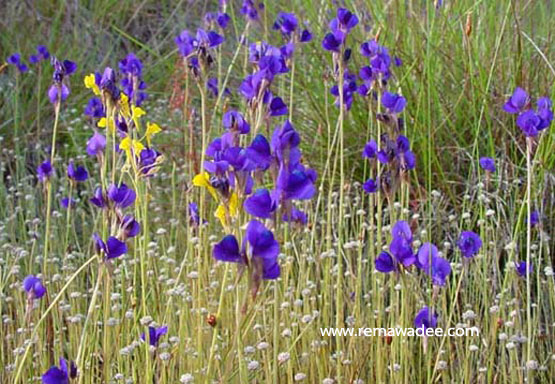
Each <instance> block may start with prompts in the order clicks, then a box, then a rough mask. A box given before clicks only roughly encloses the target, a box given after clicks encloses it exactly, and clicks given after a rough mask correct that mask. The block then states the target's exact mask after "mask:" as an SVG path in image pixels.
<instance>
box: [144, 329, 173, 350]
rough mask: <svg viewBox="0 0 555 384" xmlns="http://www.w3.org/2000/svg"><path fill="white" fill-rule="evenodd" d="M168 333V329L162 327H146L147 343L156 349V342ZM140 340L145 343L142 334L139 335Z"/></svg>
mask: <svg viewBox="0 0 555 384" xmlns="http://www.w3.org/2000/svg"><path fill="white" fill-rule="evenodd" d="M167 333H168V327H167V326H163V327H150V326H149V327H148V343H149V344H150V345H151V346H153V347H156V346H157V345H158V341H160V338H161V337H162V336H164V335H165V334H167ZM141 340H143V341H147V340H146V335H145V334H144V333H143V334H142V335H141Z"/></svg>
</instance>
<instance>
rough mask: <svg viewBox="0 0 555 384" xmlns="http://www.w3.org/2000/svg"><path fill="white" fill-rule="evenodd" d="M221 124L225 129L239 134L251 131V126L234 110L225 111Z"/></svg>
mask: <svg viewBox="0 0 555 384" xmlns="http://www.w3.org/2000/svg"><path fill="white" fill-rule="evenodd" d="M222 124H223V126H224V128H225V129H228V130H230V131H235V132H237V133H239V134H247V133H249V132H250V130H251V126H250V124H249V123H247V121H246V120H245V118H244V117H243V115H242V114H241V113H239V112H237V111H236V110H231V111H227V112H226V113H225V114H224V117H223V119H222Z"/></svg>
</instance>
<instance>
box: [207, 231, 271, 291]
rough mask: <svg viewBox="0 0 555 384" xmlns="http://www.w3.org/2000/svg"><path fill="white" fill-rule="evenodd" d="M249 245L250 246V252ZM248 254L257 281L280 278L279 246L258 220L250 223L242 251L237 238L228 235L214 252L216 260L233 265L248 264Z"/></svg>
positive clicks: (217, 245) (215, 247) (216, 246)
mask: <svg viewBox="0 0 555 384" xmlns="http://www.w3.org/2000/svg"><path fill="white" fill-rule="evenodd" d="M247 243H248V245H249V249H248V252H247V249H246V245H247ZM247 254H249V255H250V258H249V260H250V261H249V262H250V263H252V265H253V266H254V269H253V277H254V279H255V281H256V280H259V279H260V278H263V279H276V278H278V277H279V274H280V269H279V264H278V261H277V257H278V254H279V244H278V242H277V241H276V240H275V239H274V235H273V233H272V232H271V231H269V230H268V229H266V227H265V226H264V225H263V224H262V223H260V222H259V221H257V220H252V221H250V222H249V224H248V226H247V231H246V238H245V241H243V247H242V249H241V250H240V249H239V243H238V242H237V239H236V238H235V236H233V235H227V236H225V237H224V238H223V239H222V240H221V241H220V242H219V243H217V244H216V245H215V246H214V249H213V252H212V255H213V257H214V258H215V259H216V260H220V261H225V262H233V263H246V262H247V261H246V260H247Z"/></svg>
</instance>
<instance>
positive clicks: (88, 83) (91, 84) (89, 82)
mask: <svg viewBox="0 0 555 384" xmlns="http://www.w3.org/2000/svg"><path fill="white" fill-rule="evenodd" d="M85 87H86V88H87V89H91V90H92V91H93V93H94V94H95V95H97V96H100V88H98V85H96V78H95V75H94V73H91V74H90V75H87V76H85Z"/></svg>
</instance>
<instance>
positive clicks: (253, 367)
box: [247, 360, 260, 371]
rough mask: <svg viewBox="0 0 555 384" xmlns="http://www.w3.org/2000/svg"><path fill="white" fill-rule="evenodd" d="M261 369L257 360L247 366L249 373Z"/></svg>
mask: <svg viewBox="0 0 555 384" xmlns="http://www.w3.org/2000/svg"><path fill="white" fill-rule="evenodd" d="M259 367H260V363H259V362H258V361H256V360H251V361H249V363H248V364H247V369H248V370H249V371H256V370H257V369H258V368H259Z"/></svg>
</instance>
